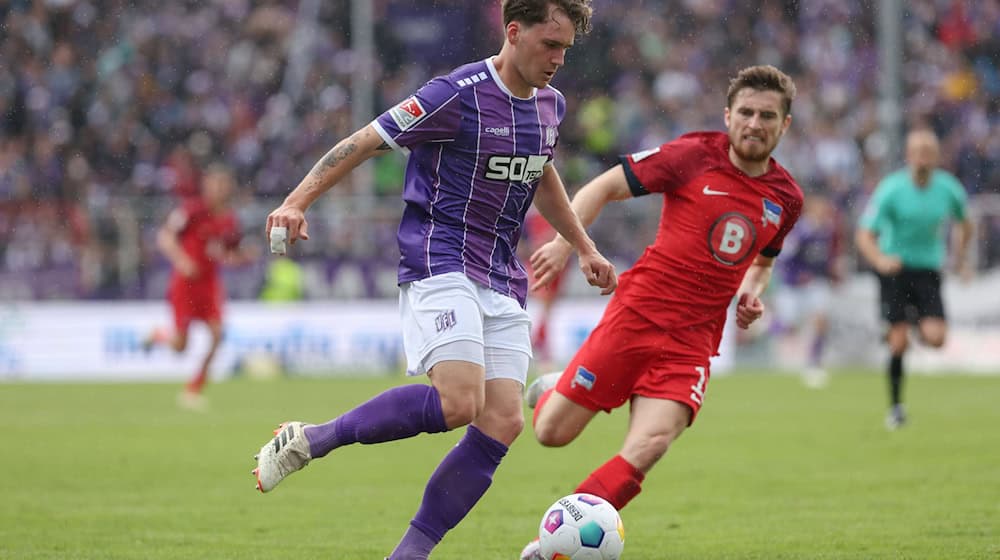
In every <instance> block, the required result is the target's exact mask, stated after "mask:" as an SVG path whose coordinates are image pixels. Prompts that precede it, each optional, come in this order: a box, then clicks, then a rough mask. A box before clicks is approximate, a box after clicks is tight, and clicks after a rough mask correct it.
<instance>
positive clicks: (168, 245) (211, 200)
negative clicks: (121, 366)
mask: <svg viewBox="0 0 1000 560" xmlns="http://www.w3.org/2000/svg"><path fill="white" fill-rule="evenodd" d="M234 187H235V181H234V179H233V175H232V173H231V172H230V171H229V169H228V168H226V167H224V166H222V165H213V166H211V167H210V168H209V169H208V171H207V172H206V173H205V176H204V178H203V179H202V186H201V195H200V196H198V197H191V198H189V199H187V200H185V201H184V203H183V204H182V205H181V206H180V207H178V208H175V209H174V210H173V211H172V212H171V213H170V215H169V216H168V217H167V220H166V222H165V223H164V224H163V226H162V227H161V228H160V230H159V231H158V232H157V235H156V243H157V246H158V247H159V249H160V251H162V252H163V254H164V255H165V256H166V257H167V259H168V260H169V261H170V264H171V266H172V267H173V273H172V274H171V277H170V284H169V288H168V289H167V301H169V302H170V307H171V308H172V310H173V315H174V329H173V331H172V332H171V331H170V330H168V329H165V328H157V329H155V330H154V331H153V332H152V333H151V334H150V335H149V337H148V338H147V339H146V341H145V344H144V346H145V347H146V349H147V350H149V349H152V347H153V346H156V345H158V344H163V345H167V346H169V347H170V348H172V349H173V350H174V351H175V352H183V351H184V350H185V349H187V344H188V331H189V330H190V327H191V322H192V321H194V320H199V321H202V322H204V323H205V325H206V326H207V327H208V330H209V332H210V334H211V343H210V346H209V349H208V352H207V353H206V355H205V357H204V358H203V359H202V362H201V365H200V367H199V368H198V371H197V372H196V373H195V375H194V377H192V378H191V379H190V380H189V381H188V383H187V385H186V386H185V388H184V391H183V392H181V394H180V396H179V397H178V404H180V405H181V406H183V407H186V408H195V409H197V408H203V407H204V405H205V400H204V397H203V395H202V389H203V388H204V385H205V381H206V379H207V377H208V368H209V366H210V365H211V363H212V358H214V357H215V352H216V350H217V349H218V347H219V343H220V342H221V341H222V304H223V299H224V297H225V290H224V287H223V284H222V278H221V276H220V273H219V264H220V263H226V264H240V263H244V262H248V261H249V260H251V259H252V258H253V254H252V251H250V250H248V249H246V248H244V247H241V245H240V237H241V235H240V229H239V225H238V222H237V219H236V216H235V214H233V212H232V211H231V210H230V209H229V196H230V194H231V193H232V192H233V190H234Z"/></svg>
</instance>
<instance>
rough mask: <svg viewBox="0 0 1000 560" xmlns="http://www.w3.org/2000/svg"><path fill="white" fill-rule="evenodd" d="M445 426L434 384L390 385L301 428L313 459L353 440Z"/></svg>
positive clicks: (368, 440) (366, 440)
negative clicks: (339, 413) (340, 410)
mask: <svg viewBox="0 0 1000 560" xmlns="http://www.w3.org/2000/svg"><path fill="white" fill-rule="evenodd" d="M447 430H448V426H447V425H446V424H445V422H444V413H443V412H442V411H441V397H440V395H438V391H437V389H435V388H434V386H433V385H423V384H415V385H403V386H400V387H395V388H393V389H389V390H388V391H385V392H383V393H381V394H379V395H376V396H374V397H373V398H372V399H371V400H369V401H367V402H364V403H362V404H360V405H358V406H356V407H355V408H354V409H352V410H349V411H347V412H345V413H343V414H341V415H340V416H338V417H336V418H334V419H333V420H330V421H329V422H327V423H326V424H319V425H317V426H309V427H308V428H306V429H305V430H304V432H305V435H306V439H307V440H309V452H310V453H311V454H312V456H313V459H316V458H318V457H323V456H324V455H326V454H327V453H329V452H331V451H333V450H334V449H336V448H338V447H340V446H342V445H349V444H352V443H382V442H384V441H394V440H397V439H404V438H408V437H413V436H415V435H417V434H421V433H424V432H428V433H435V432H444V431H447Z"/></svg>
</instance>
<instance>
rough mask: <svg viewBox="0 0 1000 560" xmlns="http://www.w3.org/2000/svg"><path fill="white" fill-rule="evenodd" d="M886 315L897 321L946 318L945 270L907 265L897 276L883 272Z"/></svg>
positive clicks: (890, 322)
mask: <svg viewBox="0 0 1000 560" xmlns="http://www.w3.org/2000/svg"><path fill="white" fill-rule="evenodd" d="M879 282H880V284H881V288H882V289H881V300H882V318H883V319H885V320H886V321H888V322H889V324H893V323H903V322H907V321H909V322H915V321H917V320H919V319H923V318H924V317H937V318H940V319H944V303H943V302H942V300H941V272H940V271H937V270H929V269H922V268H904V269H903V270H901V271H899V273H898V274H896V275H895V276H879Z"/></svg>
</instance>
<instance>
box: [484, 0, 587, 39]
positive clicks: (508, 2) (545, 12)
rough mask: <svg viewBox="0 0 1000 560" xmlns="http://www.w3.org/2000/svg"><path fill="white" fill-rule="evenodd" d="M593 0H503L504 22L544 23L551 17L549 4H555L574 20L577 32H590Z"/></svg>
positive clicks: (506, 23) (580, 33) (581, 33)
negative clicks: (591, 2)
mask: <svg viewBox="0 0 1000 560" xmlns="http://www.w3.org/2000/svg"><path fill="white" fill-rule="evenodd" d="M590 1H591V0H503V24H504V27H506V26H507V25H508V24H510V22H512V21H520V22H522V23H527V24H528V25H534V24H536V23H542V22H544V21H545V20H547V19H548V17H549V6H550V5H552V4H555V6H556V8H558V9H560V10H562V11H563V12H565V13H566V15H567V16H568V17H569V19H570V21H572V22H573V27H574V28H575V29H576V32H577V34H579V35H585V34H587V33H590V16H591V14H592V13H593V11H594V10H593V9H592V8H591V7H590Z"/></svg>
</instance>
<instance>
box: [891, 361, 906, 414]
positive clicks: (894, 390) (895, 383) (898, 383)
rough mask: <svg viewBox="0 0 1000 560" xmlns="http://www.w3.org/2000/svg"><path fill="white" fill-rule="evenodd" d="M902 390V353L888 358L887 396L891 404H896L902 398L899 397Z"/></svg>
mask: <svg viewBox="0 0 1000 560" xmlns="http://www.w3.org/2000/svg"><path fill="white" fill-rule="evenodd" d="M902 392H903V355H902V354H900V355H898V356H892V357H891V358H889V397H890V398H891V400H892V406H896V405H897V404H899V403H900V402H902V399H901V398H900V395H901V393H902Z"/></svg>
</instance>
